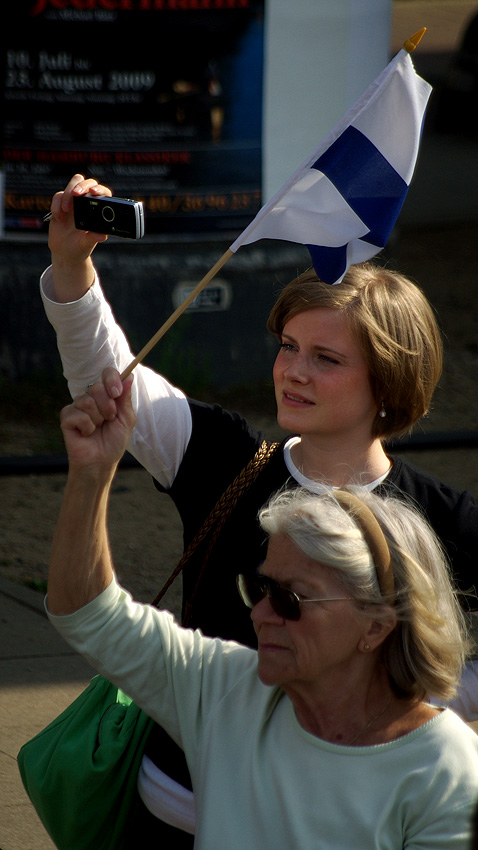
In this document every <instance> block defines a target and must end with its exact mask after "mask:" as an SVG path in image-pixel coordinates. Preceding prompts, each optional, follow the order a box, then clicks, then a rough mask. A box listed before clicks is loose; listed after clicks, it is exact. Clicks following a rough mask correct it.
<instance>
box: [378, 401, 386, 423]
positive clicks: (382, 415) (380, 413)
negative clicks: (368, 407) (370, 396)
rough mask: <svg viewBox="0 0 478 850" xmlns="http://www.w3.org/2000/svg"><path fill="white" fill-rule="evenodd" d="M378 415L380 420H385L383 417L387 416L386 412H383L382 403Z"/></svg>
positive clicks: (383, 406)
mask: <svg viewBox="0 0 478 850" xmlns="http://www.w3.org/2000/svg"><path fill="white" fill-rule="evenodd" d="M378 415H379V416H380V417H381V418H382V419H385V417H386V415H387V411H386V410H385V405H384V403H383V401H382V406H381V408H380V410H379V411H378Z"/></svg>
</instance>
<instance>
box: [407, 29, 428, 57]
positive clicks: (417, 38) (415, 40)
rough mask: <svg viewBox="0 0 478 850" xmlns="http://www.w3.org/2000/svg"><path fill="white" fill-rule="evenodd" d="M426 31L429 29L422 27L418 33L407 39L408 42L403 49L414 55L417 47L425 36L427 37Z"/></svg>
mask: <svg viewBox="0 0 478 850" xmlns="http://www.w3.org/2000/svg"><path fill="white" fill-rule="evenodd" d="M426 31H427V28H426V27H422V29H421V30H418V32H416V33H415V34H414V35H411V36H410V38H407V40H406V42H405V43H404V45H403V49H404V50H406V51H407V53H413V51H414V50H415V47H417V46H418V45H419V44H420V42H421V40H422V38H423V36H424V35H425V33H426Z"/></svg>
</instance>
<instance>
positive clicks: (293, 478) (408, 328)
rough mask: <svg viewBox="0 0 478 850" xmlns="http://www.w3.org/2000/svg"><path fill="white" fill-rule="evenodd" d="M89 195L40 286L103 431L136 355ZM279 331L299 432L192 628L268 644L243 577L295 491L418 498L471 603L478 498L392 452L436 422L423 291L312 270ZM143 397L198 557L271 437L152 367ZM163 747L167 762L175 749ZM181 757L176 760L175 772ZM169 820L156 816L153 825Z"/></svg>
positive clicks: (288, 420)
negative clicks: (207, 527)
mask: <svg viewBox="0 0 478 850" xmlns="http://www.w3.org/2000/svg"><path fill="white" fill-rule="evenodd" d="M85 192H92V193H95V192H97V193H99V194H110V190H109V189H107V188H106V187H104V186H100V185H98V184H97V183H96V181H94V180H92V179H87V180H85V179H83V177H82V176H81V175H75V176H74V177H73V178H72V180H71V181H70V183H69V184H68V186H67V188H66V189H65V191H64V192H61V193H58V194H57V195H55V197H54V198H53V201H52V212H53V220H52V222H51V224H50V238H49V245H50V250H51V255H52V265H51V267H50V268H49V269H48V270H47V271H46V272H45V273H44V275H43V278H42V292H43V298H44V303H45V309H46V311H47V315H48V317H49V319H50V321H51V322H52V324H53V326H54V328H55V330H56V333H57V339H58V347H59V350H60V354H61V357H62V361H63V367H64V373H65V376H66V378H67V380H68V382H69V387H70V391H71V394H72V396H73V397H77V398H76V401H75V405H76V407H77V409H78V410H80V411H81V413H82V415H83V416H84V417H85V420H86V422H88V423H89V427H91V428H94V427H96V426H98V425H99V424H101V423H102V422H103V421H104V420H107V419H109V418H110V417H112V416H114V415H115V412H116V404H117V400H118V399H119V398H120V397H121V394H122V383H121V380H120V377H119V373H120V372H121V371H122V370H123V369H124V368H125V367H126V366H127V365H129V363H130V362H131V360H132V359H133V354H132V352H131V350H130V348H129V345H128V342H127V340H126V339H125V336H124V334H123V332H122V331H121V329H120V328H119V327H118V325H117V324H116V322H115V320H114V316H113V313H112V311H111V307H110V306H109V304H108V303H107V302H106V300H105V298H104V295H103V293H102V290H101V286H100V283H99V280H98V277H97V275H96V272H95V269H94V266H93V263H92V260H91V253H92V251H93V249H94V247H95V245H96V244H97V242H100V241H104V238H103V237H101V236H99V235H98V234H96V235H95V234H92V233H84V232H81V231H77V230H75V228H74V223H73V213H72V197H73V195H75V194H83V193H85ZM269 328H270V330H271V331H272V332H273V333H274V334H275V335H276V336H277V337H278V340H279V343H280V348H279V353H278V356H277V360H276V363H275V366H274V385H275V392H276V398H277V407H278V421H279V424H280V425H281V426H282V428H284V429H285V430H286V431H288V432H289V433H291V434H292V436H288V437H286V438H285V439H284V440H283V442H282V443H281V444H280V446H279V447H278V448H277V449H276V450H275V451H274V452H273V453H272V455H271V457H270V458H269V459H268V461H267V463H265V464H264V465H263V468H262V469H261V472H260V473H259V475H258V476H257V478H256V479H255V481H254V482H253V483H252V484H251V485H250V486H249V487H248V488H247V489H246V491H245V493H244V494H243V495H242V496H241V498H240V499H239V501H238V503H237V506H236V508H235V509H234V510H233V512H232V514H231V515H230V516H229V517H228V519H227V521H226V523H225V524H224V527H223V529H222V531H221V533H220V534H219V536H218V537H217V539H216V540H215V542H214V546H213V547H212V548H211V550H210V551H208V541H207V540H206V541H205V544H204V545H202V546H200V547H199V548H198V549H197V550H196V551H195V553H194V554H193V556H192V557H191V558H190V560H189V561H188V563H187V564H186V566H185V568H184V571H183V598H184V615H185V618H186V619H185V621H186V622H187V624H188V625H191V626H193V627H198V628H200V629H201V630H202V631H203V633H204V634H206V635H209V636H220V637H223V638H226V639H234V640H238V641H240V642H241V643H244V644H247V645H249V646H256V635H255V632H254V629H253V627H252V624H251V621H250V618H249V617H248V616H247V615H246V613H245V611H244V607H243V605H242V604H241V601H240V599H239V597H238V595H237V592H236V577H237V575H238V574H239V573H243V572H244V570H245V569H246V568H247V570H250V571H254V570H255V569H256V568H257V566H258V564H260V563H261V562H262V561H263V560H264V557H265V535H264V532H263V530H262V529H261V527H260V525H259V523H258V521H257V514H258V511H259V509H260V508H261V507H262V506H263V505H264V504H265V503H266V502H267V501H268V499H269V498H270V496H271V494H272V493H274V492H276V491H277V490H279V489H281V488H283V487H284V486H285V485H286V484H288V485H295V486H299V487H303V488H305V489H306V490H308V491H310V492H315V493H320V492H323V491H324V490H328V489H330V488H332V487H343V486H348V485H351V484H360V485H362V486H364V487H366V488H367V489H368V490H373V491H374V492H375V493H376V494H378V495H380V496H384V495H386V494H390V493H392V494H396V495H398V496H399V497H400V498H402V499H408V500H410V501H411V502H413V503H414V504H415V505H417V506H418V507H419V508H420V509H421V510H422V512H423V513H424V515H425V516H426V517H427V519H428V521H429V522H430V524H431V526H432V527H433V529H434V530H435V531H436V533H437V534H438V535H439V537H440V539H441V541H442V543H443V545H444V547H445V549H446V551H447V553H448V555H449V557H450V559H451V562H452V567H453V574H454V578H455V581H456V583H457V586H458V587H459V588H460V589H461V590H465V591H469V590H470V589H471V588H472V586H473V585H474V583H475V574H476V567H475V560H476V558H475V553H476V551H477V545H478V508H477V506H476V504H475V502H474V500H473V498H472V497H471V495H470V494H469V493H467V492H459V491H456V490H454V489H453V488H450V487H448V486H446V485H445V484H443V483H442V482H439V481H437V480H436V479H435V478H433V477H432V476H429V475H428V474H426V473H424V472H422V471H420V470H418V469H416V468H415V467H413V466H412V465H410V464H408V463H406V462H405V461H403V460H402V459H400V458H398V457H392V456H390V455H389V454H388V453H387V452H386V451H385V449H384V445H383V440H384V439H385V438H387V437H390V436H392V435H395V434H400V433H403V432H406V431H407V430H409V429H411V428H412V427H413V425H414V424H415V423H416V422H417V421H418V420H419V419H420V417H421V416H423V415H424V414H425V413H426V412H427V410H428V407H429V404H430V401H431V398H432V395H433V391H434V389H435V386H436V383H437V381H438V379H439V376H440V373H441V366H442V347H441V341H440V334H439V331H438V328H437V324H436V321H435V318H434V315H433V311H432V309H431V307H430V305H429V303H428V302H427V300H426V298H425V297H424V295H423V293H422V292H421V291H420V290H419V288H418V287H416V286H415V285H414V284H413V283H411V282H410V281H409V280H407V279H406V278H404V277H403V276H401V275H399V274H397V273H395V272H391V271H388V270H384V269H382V268H380V267H379V266H374V265H373V264H364V265H361V266H356V267H352V268H350V269H349V270H348V272H347V273H346V275H345V277H344V280H343V281H342V283H340V284H338V285H336V286H328V285H326V284H323V283H322V282H321V281H319V280H318V279H317V277H316V276H315V275H314V274H312V273H309V272H306V273H305V275H301V276H300V277H299V278H298V279H297V280H295V281H292V282H291V283H290V284H289V285H288V286H287V287H286V288H285V289H284V290H283V292H282V293H281V294H280V295H279V298H278V300H277V303H276V305H275V306H274V308H273V310H272V313H271V316H270V319H269ZM87 386H89V388H88V392H87V393H86V394H85V388H86V387H87ZM132 392H133V404H134V409H135V413H136V425H135V428H134V430H133V432H132V435H131V438H130V440H129V443H128V450H129V451H130V452H131V453H132V454H133V455H134V456H135V457H136V458H137V459H138V460H139V461H140V463H141V464H142V465H143V466H144V467H145V468H146V469H147V470H148V471H149V472H150V473H151V475H152V476H153V478H154V479H155V483H156V484H157V486H158V487H159V488H160V489H162V490H165V491H167V492H168V493H169V494H170V495H171V497H172V498H173V500H174V502H175V504H176V506H177V508H178V510H179V513H180V516H181V519H182V522H183V526H184V541H185V545H186V546H187V545H188V544H189V543H190V541H191V540H192V539H193V537H194V535H195V534H196V532H197V531H198V530H199V529H200V527H201V525H202V523H203V521H204V520H205V519H206V518H207V517H208V515H209V513H210V511H211V510H212V509H213V508H214V506H215V505H216V503H217V501H218V499H219V498H220V496H221V495H222V493H223V492H224V491H225V489H226V488H227V487H228V485H229V484H230V483H231V482H232V481H233V479H234V478H235V477H236V476H237V475H238V474H239V473H240V472H241V470H242V469H243V468H244V467H245V466H246V464H248V462H250V461H251V459H252V458H253V457H254V456H255V453H256V452H257V451H258V450H259V449H260V447H261V444H262V442H263V435H262V434H258V433H257V432H256V431H255V429H254V428H252V427H251V426H250V425H249V423H247V422H246V421H244V420H243V419H242V418H241V417H240V416H239V415H238V414H235V413H229V412H227V411H225V410H223V409H222V408H220V407H219V406H216V405H207V404H203V403H201V402H198V401H195V400H192V399H188V398H186V396H185V395H184V394H183V393H182V392H181V390H179V389H178V388H176V387H173V386H171V384H169V383H168V381H167V380H166V379H165V378H164V377H163V376H161V375H158V374H156V373H155V372H153V371H152V370H150V369H148V368H146V367H144V366H142V365H140V366H138V367H137V368H136V369H135V371H134V383H133V390H132ZM206 556H207V558H206ZM198 577H199V580H198ZM158 749H160V750H161V751H162V754H163V755H162V758H163V759H164V749H165V743H164V741H162V742H161V743H160V744H158ZM151 754H152V753H151ZM155 759H156V760H157V757H156V756H155ZM178 759H179V756H177V755H176V754H175V755H174V756H172V757H171V762H172V764H171V767H170V770H173V768H174V767H176V766H177V763H178ZM150 778H151V783H152V784H153V785H154V783H155V782H156V780H157V781H158V783H159V781H160V780H159V774H158V775H157V776H155V775H154V770H152V772H151V774H150ZM178 778H182V776H181V774H180V773H178ZM154 793H155V792H154ZM161 811H162V810H161V806H159V805H158V806H157V807H155V812H156V814H161ZM163 814H165V812H163Z"/></svg>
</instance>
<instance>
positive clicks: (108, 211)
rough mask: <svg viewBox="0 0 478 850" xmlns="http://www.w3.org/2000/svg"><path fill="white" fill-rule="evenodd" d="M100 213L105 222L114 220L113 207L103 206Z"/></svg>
mask: <svg viewBox="0 0 478 850" xmlns="http://www.w3.org/2000/svg"><path fill="white" fill-rule="evenodd" d="M101 215H102V216H103V218H104V220H105V221H107V222H112V221H114V220H115V211H114V209H113V207H108V206H106V207H103V209H102V210H101Z"/></svg>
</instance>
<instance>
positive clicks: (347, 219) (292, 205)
mask: <svg viewBox="0 0 478 850" xmlns="http://www.w3.org/2000/svg"><path fill="white" fill-rule="evenodd" d="M407 44H408V42H407ZM430 93H431V86H430V85H429V84H428V83H427V82H426V81H425V80H423V79H422V78H421V77H419V76H418V75H417V74H416V72H415V69H414V67H413V63H412V60H411V58H410V53H409V52H408V50H405V49H402V50H400V51H399V53H397V55H396V56H395V57H394V58H393V59H392V61H391V62H390V63H389V64H388V65H387V67H386V68H385V69H384V70H383V71H382V72H381V74H379V76H378V77H377V78H376V80H375V81H374V82H373V83H372V84H371V85H370V86H369V87H368V89H367V90H366V91H365V93H364V94H363V95H362V97H361V98H360V99H359V100H358V101H357V102H356V103H355V104H354V105H353V106H352V107H351V108H350V109H349V110H348V112H347V113H346V114H345V115H344V116H343V118H342V119H341V121H339V123H338V124H337V125H336V126H335V127H334V128H333V130H332V131H331V132H330V133H329V134H328V135H327V136H326V138H325V139H324V140H323V141H322V143H321V144H320V145H319V146H318V147H317V148H316V149H315V151H314V152H313V154H312V155H311V156H310V157H308V159H307V160H306V161H305V162H304V163H302V165H301V166H300V167H299V168H298V169H297V171H296V172H295V173H294V174H293V175H292V177H290V178H289V180H288V181H287V182H286V183H285V184H284V185H283V186H282V188H281V189H280V190H279V191H278V192H277V193H276V194H275V195H274V197H273V198H271V200H270V201H269V202H268V203H266V204H265V205H264V206H263V207H262V208H261V209H260V210H259V212H258V213H257V215H256V217H255V218H254V219H253V221H252V222H251V223H250V224H249V225H248V226H247V227H246V228H245V230H243V232H242V234H241V235H240V236H239V237H238V238H237V239H236V241H235V242H233V244H232V245H231V246H230V251H232V252H233V253H234V252H235V251H237V249H238V248H240V247H241V245H249V244H251V243H252V242H257V241H258V240H259V239H283V240H286V241H288V242H298V243H301V244H302V245H306V247H307V248H308V249H309V252H310V255H311V258H312V263H313V265H314V268H315V271H316V273H317V275H318V276H319V278H320V279H321V280H323V281H324V282H326V283H338V282H339V281H340V280H341V279H342V278H343V276H344V274H345V272H346V271H347V268H348V267H349V266H350V265H351V264H353V263H360V262H364V261H365V260H368V259H370V258H371V257H373V256H375V254H378V252H379V251H380V250H381V249H382V248H383V247H384V246H385V244H386V242H387V239H388V237H389V235H390V233H391V230H392V228H393V225H394V223H395V221H396V219H397V216H398V214H399V212H400V210H401V208H402V205H403V202H404V200H405V197H406V194H407V191H408V187H409V185H410V181H411V179H412V175H413V171H414V168H415V163H416V159H417V155H418V149H419V145H420V137H421V131H422V125H423V120H424V116H425V110H426V106H427V102H428V98H429V96H430Z"/></svg>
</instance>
